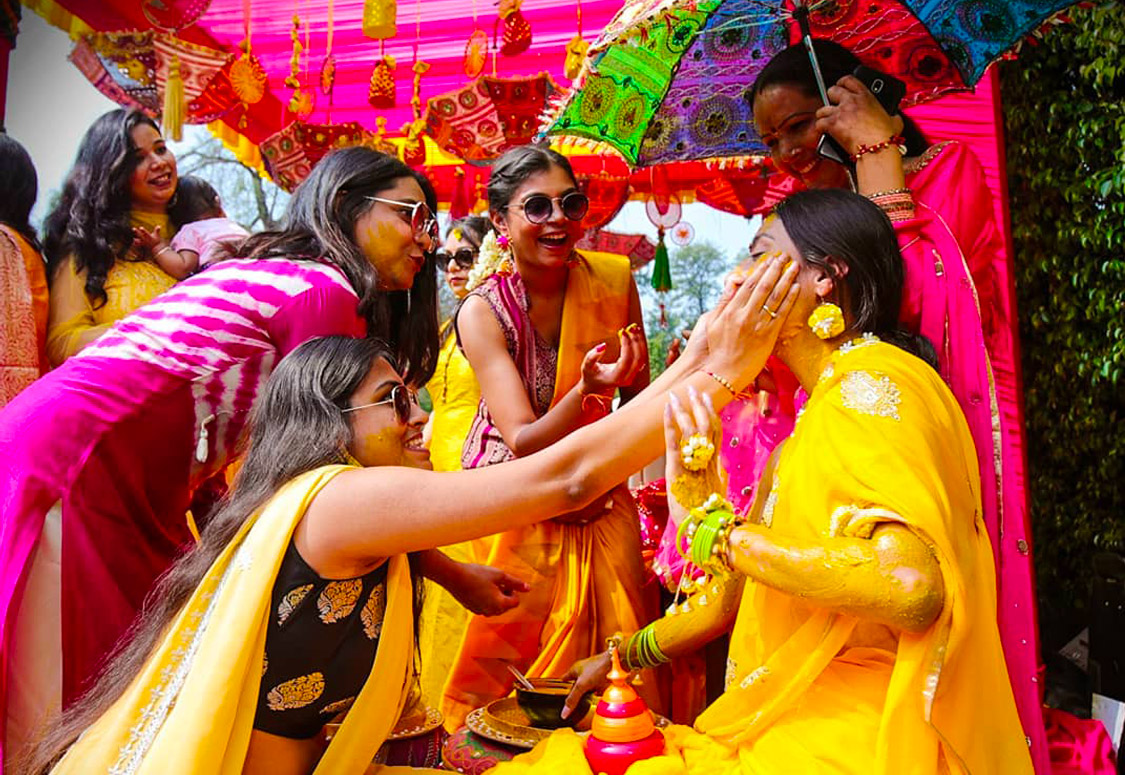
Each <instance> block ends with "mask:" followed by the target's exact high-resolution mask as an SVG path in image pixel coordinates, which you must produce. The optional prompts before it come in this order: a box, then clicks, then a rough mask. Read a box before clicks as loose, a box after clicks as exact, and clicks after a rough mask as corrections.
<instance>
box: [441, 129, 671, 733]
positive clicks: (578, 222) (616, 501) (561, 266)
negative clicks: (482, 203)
mask: <svg viewBox="0 0 1125 775" xmlns="http://www.w3.org/2000/svg"><path fill="white" fill-rule="evenodd" d="M488 205H489V211H490V216H491V219H492V225H493V227H494V228H495V229H496V232H497V235H498V236H497V237H496V238H491V237H490V238H487V239H486V240H485V244H484V245H483V246H482V250H481V258H480V260H479V266H478V267H476V268H474V271H473V274H474V276H475V277H479V278H481V284H480V285H479V287H476V288H474V289H473V290H472V291H471V292H470V293H469V295H468V296H467V297H466V298H465V300H464V301H463V302H462V303H461V307H460V309H459V311H458V313H457V316H456V325H457V333H458V337H459V339H460V342H461V346H462V347H463V348H464V351H465V355H466V356H467V357H468V359H469V363H470V364H472V367H473V372H474V373H475V374H476V376H477V380H478V382H479V383H480V388H481V402H480V407H479V409H478V412H477V416H476V418H475V419H474V421H473V426H472V429H471V430H470V431H469V437H468V439H467V440H466V442H465V447H464V454H463V456H462V464H463V465H464V467H465V468H480V467H482V466H488V465H492V464H494V463H499V462H502V461H505V460H510V459H512V458H518V457H523V456H525V455H528V454H531V453H533V452H536V451H538V450H541V449H544V448H546V447H549V446H550V445H552V444H554V443H556V442H558V441H559V439H562V438H564V437H565V436H566V435H567V434H569V433H571V432H573V431H574V430H576V429H577V428H580V427H582V426H584V425H588V424H590V423H592V422H594V421H595V420H597V419H599V418H601V417H604V416H605V415H606V414H608V413H609V409H610V405H611V402H612V400H613V397H614V395H615V393H617V391H618V390H620V394H621V399H622V401H628V400H629V399H630V398H631V397H632V396H634V395H636V393H638V392H639V391H640V390H642V389H643V388H644V387H645V385H647V384H648V380H649V375H648V352H647V346H646V342H645V336H644V329H643V324H642V322H641V307H640V300H639V297H638V295H637V289H636V286H635V285H634V283H633V278H632V274H631V272H630V269H629V264H628V262H627V261H625V260H624V259H621V258H618V257H614V256H608V255H604V254H580V253H578V252H577V251H576V250H575V249H574V246H575V243H576V242H577V241H578V240H579V238H580V237H581V236H582V233H583V228H582V218H583V217H584V216H585V215H586V210H587V208H588V206H589V200H588V199H587V198H586V196H585V195H584V194H582V192H581V191H579V189H578V184H577V181H576V180H575V177H574V173H573V172H572V170H571V168H570V164H569V163H568V162H567V160H566V159H565V158H564V157H563V156H561V155H560V154H558V153H556V152H554V151H551V150H548V149H546V148H541V147H537V146H524V147H520V148H515V149H513V150H511V151H508V152H507V153H505V154H504V155H503V156H502V157H501V158H500V159H498V160H497V161H496V163H495V164H494V165H493V168H492V176H491V179H490V181H489V184H488ZM493 240H495V242H494V241H493ZM630 473H631V472H630ZM623 480H624V477H622V479H621V480H618V482H617V484H618V485H620V486H617V487H614V488H613V489H612V490H611V491H608V492H606V493H605V496H604V497H602V498H600V499H598V500H597V501H595V502H594V504H593V505H592V506H590V507H587V508H586V509H583V510H580V511H578V512H575V513H573V514H570V515H565V516H562V517H559V518H557V519H554V520H551V521H549V522H545V523H541V524H538V525H534V526H526V527H518V528H515V529H512V530H509V531H507V532H504V533H502V534H500V535H498V536H496V537H495V538H494V539H493V541H492V544H491V546H490V550H489V554H488V558H487V563H488V564H489V565H491V566H493V567H496V568H500V569H502V570H504V571H506V572H508V573H510V574H512V575H514V576H517V577H519V578H521V579H523V580H524V581H526V582H527V583H528V584H529V585H530V587H531V591H530V592H529V593H528V594H526V595H523V596H522V597H521V599H520V603H519V605H518V606H516V607H515V608H513V609H511V610H510V611H507V612H506V613H504V614H501V615H500V616H497V617H493V618H491V619H487V620H486V619H483V618H481V617H479V616H477V617H472V618H471V619H470V621H469V624H468V628H467V630H466V633H465V636H464V638H463V639H462V642H461V649H460V653H459V654H458V656H457V658H456V660H455V662H454V666H453V670H452V672H451V673H450V676H449V680H448V681H447V683H446V688H445V694H444V697H443V702H442V712H443V713H444V714H445V717H446V728H447V729H449V728H455V727H456V726H458V725H460V724H461V722H462V719H463V718H464V717H465V715H466V714H467V713H468V712H469V711H471V710H473V709H474V708H477V707H480V706H482V705H484V704H486V703H487V702H489V701H491V700H494V699H496V698H498V697H502V696H504V695H505V694H507V693H508V691H509V689H510V687H511V683H512V678H511V675H510V674H509V672H508V671H507V669H506V664H505V663H502V662H499V661H498V660H496V659H495V658H494V657H495V655H496V654H498V653H503V654H506V655H510V656H511V661H512V663H513V664H515V666H516V667H518V668H519V669H520V670H522V671H524V672H525V673H527V674H528V675H531V676H557V675H561V673H562V672H563V671H565V670H566V669H567V668H568V667H569V666H570V662H571V660H572V659H574V658H575V657H577V656H579V655H584V654H592V653H594V652H595V651H597V650H598V649H599V648H600V647H601V645H602V643H604V638H605V636H607V635H610V634H612V633H613V632H615V631H616V629H617V628H619V627H622V626H623V625H624V623H625V622H634V621H636V622H641V621H643V620H644V617H645V616H647V615H648V612H655V611H656V610H657V605H658V601H657V598H656V592H657V590H656V589H655V587H654V586H652V585H649V586H648V588H645V580H646V571H645V567H644V563H643V561H642V558H641V539H640V530H639V523H638V518H637V513H636V508H635V506H634V504H633V500H632V497H631V496H630V494H629V492H628V489H627V488H625V487H624V486H623V485H621V482H622V481H623ZM647 679H648V681H647V685H646V692H648V694H649V697H650V699H651V700H652V702H653V703H654V704H658V702H659V698H658V697H657V696H656V695H655V694H654V692H655V688H656V687H655V681H654V679H653V678H652V676H647Z"/></svg>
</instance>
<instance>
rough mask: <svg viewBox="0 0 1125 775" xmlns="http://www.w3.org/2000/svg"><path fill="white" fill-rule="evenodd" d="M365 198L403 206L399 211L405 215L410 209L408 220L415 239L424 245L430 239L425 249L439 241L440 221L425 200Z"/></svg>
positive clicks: (393, 205) (392, 205) (399, 206)
mask: <svg viewBox="0 0 1125 775" xmlns="http://www.w3.org/2000/svg"><path fill="white" fill-rule="evenodd" d="M364 199H369V200H371V201H372V202H382V203H383V204H385V205H390V206H391V207H398V208H401V210H400V211H399V212H401V213H402V214H403V215H406V214H407V211H409V213H410V214H409V217H408V219H407V220H408V222H409V223H410V228H411V230H412V231H413V232H414V241H415V242H417V243H418V244H419V245H422V241H423V240H429V243H428V244H427V245H424V246H423V248H424V249H425V250H429V249H430V246H431V245H435V244H437V241H438V222H437V218H435V217H434V214H433V213H432V212H430V207H429V205H427V204H426V203H425V202H400V201H398V200H397V199H384V198H382V197H379V196H365V197H364Z"/></svg>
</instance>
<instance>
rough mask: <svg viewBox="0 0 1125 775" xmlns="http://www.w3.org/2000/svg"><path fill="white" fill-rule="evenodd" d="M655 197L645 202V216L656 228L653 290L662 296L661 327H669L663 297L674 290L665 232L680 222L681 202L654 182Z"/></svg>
mask: <svg viewBox="0 0 1125 775" xmlns="http://www.w3.org/2000/svg"><path fill="white" fill-rule="evenodd" d="M653 182H654V185H653V195H652V196H650V197H649V198H648V200H647V201H646V202H645V215H647V216H648V219H649V220H650V221H652V224H653V225H654V226H655V227H656V255H655V256H653V259H652V289H653V290H654V291H656V292H657V293H658V294H661V296H660V325H661V326H667V325H668V315H667V314H666V310H665V307H664V298H663V295H664V294H666V293H667V292H668V291H670V290H672V267H671V265H670V264H669V263H668V246H667V245H666V244H665V243H664V232H665V230H666V229H669V228H671V227H673V226H675V225H676V224H677V223H679V221H680V213H681V207H680V200H679V198H677V197H676V196H675V195H674V194H673V195H668V196H665V195H664V192H663V191H662V190H658V189H659V188H660V187H659V186H657V185H656V184H655V180H654V181H653Z"/></svg>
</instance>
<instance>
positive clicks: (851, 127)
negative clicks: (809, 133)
mask: <svg viewBox="0 0 1125 775" xmlns="http://www.w3.org/2000/svg"><path fill="white" fill-rule="evenodd" d="M828 99H829V101H830V102H831V103H832V104H831V105H825V106H824V107H822V108H820V109H819V110H817V112H816V129H817V131H818V132H822V133H825V134H830V135H832V136H833V137H834V138H836V139H837V140H838V141H839V142H840V143H841V144H842V145H843V146H844V148H845V149H847V151H848V153H855V152H856V151H857V150H859V146H860V144H861V143H862V144H865V145H874V144H876V143H881V142H883V141H884V140H886V139H888V138H889V137H892V136H894V135H897V134H900V133H901V132H902V127H903V122H902V117H901V116H890V115H887V111H885V110H884V109H883V106H882V105H880V104H879V100H877V99H875V95H874V94H872V93H871V91H870V90H869V89H868V88H867V87H866V86H864V84H863V81H861V80H859V79H858V78H856V77H855V76H853V75H845V76H844V77H843V78H841V79H840V80H839V81H837V82H836V85H835V86H833V87H831V88H830V89H829V90H828Z"/></svg>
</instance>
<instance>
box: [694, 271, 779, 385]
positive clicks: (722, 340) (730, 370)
mask: <svg viewBox="0 0 1125 775" xmlns="http://www.w3.org/2000/svg"><path fill="white" fill-rule="evenodd" d="M799 270H800V266H799V264H798V263H797V262H796V261H791V260H789V258H788V257H787V256H786V255H785V254H784V253H780V252H778V253H774V254H773V255H770V256H766V257H765V258H764V259H762V260H761V261H760V262H759V263H758V264H757V266H755V267H754V269H753V270H752V271H751V272H750V274H749V275H747V276H745V277H741V278H739V277H736V278H734V279H733V280H732V281H731V287H730V288H729V289H728V290H727V292H726V293H724V295H723V298H722V299H720V301H719V304H718V305H717V306H716V308H715V310H714V311H713V313H712V317H711V318H710V319H709V320H708V323H707V348H708V353H707V359H706V361H705V362H704V365H705V368H706V369H707V370H708V371H711V372H712V373H714V374H717V375H719V376H721V377H723V378H724V379H727V380H730V382H731V383H732V384H733V385H734V387H735V388H736V389H741V388H744V387H746V386H747V385H749V384H750V383H751V382H753V381H754V378H755V377H757V376H758V373H759V372H760V371H761V370H762V367H763V366H765V364H766V359H767V358H769V355H770V353H771V352H772V351H773V347H774V343H775V342H776V341H777V335H778V333H780V331H781V326H782V324H783V323H784V322H785V319H786V318H787V317H788V315H789V310H790V309H792V307H793V303H794V302H795V301H796V300H797V295H798V293H799V292H800V286H799V285H797V284H796V282H795V280H796V279H797V273H798V271H799ZM693 338H694V335H693Z"/></svg>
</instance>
